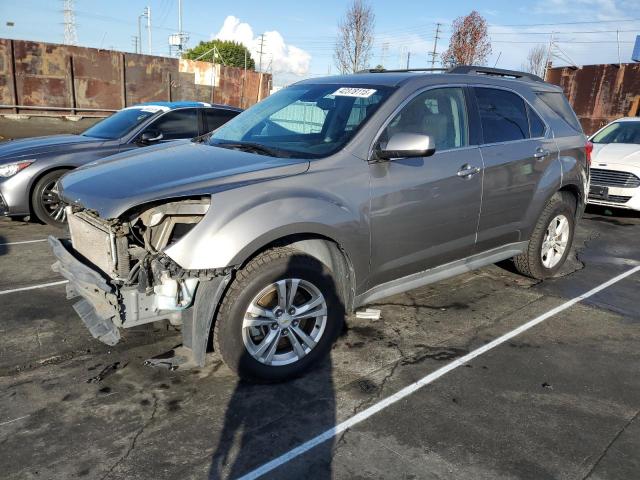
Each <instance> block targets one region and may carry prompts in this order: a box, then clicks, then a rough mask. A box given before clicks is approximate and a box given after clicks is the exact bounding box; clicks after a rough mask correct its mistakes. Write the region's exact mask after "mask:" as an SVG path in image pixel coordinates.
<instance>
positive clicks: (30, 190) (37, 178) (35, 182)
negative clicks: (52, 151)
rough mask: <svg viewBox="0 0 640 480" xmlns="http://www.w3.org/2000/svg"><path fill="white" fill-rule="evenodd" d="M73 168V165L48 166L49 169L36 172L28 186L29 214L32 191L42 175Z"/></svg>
mask: <svg viewBox="0 0 640 480" xmlns="http://www.w3.org/2000/svg"><path fill="white" fill-rule="evenodd" d="M73 169H74V167H56V168H50V169H49V170H44V171H42V172H40V173H39V174H38V176H37V177H35V178H34V179H33V181H32V182H31V186H30V187H29V211H30V213H31V215H33V191H34V190H35V189H36V185H37V184H38V182H39V181H40V180H41V179H42V177H44V176H45V175H48V174H50V173H51V172H57V171H59V170H63V171H68V170H73Z"/></svg>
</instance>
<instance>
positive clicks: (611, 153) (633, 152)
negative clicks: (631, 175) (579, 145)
mask: <svg viewBox="0 0 640 480" xmlns="http://www.w3.org/2000/svg"><path fill="white" fill-rule="evenodd" d="M592 159H593V161H592V166H593V167H596V168H597V167H598V166H600V165H598V164H600V163H604V164H608V165H609V164H611V165H614V164H615V165H632V166H635V167H640V145H636V144H632V143H594V144H593V154H592Z"/></svg>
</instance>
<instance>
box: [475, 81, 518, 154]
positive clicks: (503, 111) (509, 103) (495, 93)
mask: <svg viewBox="0 0 640 480" xmlns="http://www.w3.org/2000/svg"><path fill="white" fill-rule="evenodd" d="M474 90H475V92H476V98H477V99H478V108H479V110H480V121H481V123H482V133H483V136H484V143H498V142H509V141H513V140H523V139H525V138H529V121H528V119H527V109H526V106H525V103H524V100H522V98H520V97H519V96H518V95H516V94H515V93H512V92H507V91H506V90H498V89H495V88H479V87H477V88H475V89H474Z"/></svg>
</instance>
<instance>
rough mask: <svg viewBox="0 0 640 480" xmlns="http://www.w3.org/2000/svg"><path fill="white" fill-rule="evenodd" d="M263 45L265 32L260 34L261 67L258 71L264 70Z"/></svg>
mask: <svg viewBox="0 0 640 480" xmlns="http://www.w3.org/2000/svg"><path fill="white" fill-rule="evenodd" d="M263 47H264V33H261V34H260V52H259V55H260V68H259V69H258V71H260V72H261V71H262V51H263Z"/></svg>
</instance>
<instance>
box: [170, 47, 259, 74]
mask: <svg viewBox="0 0 640 480" xmlns="http://www.w3.org/2000/svg"><path fill="white" fill-rule="evenodd" d="M214 47H215V48H216V50H217V52H218V54H219V56H218V57H216V58H215V61H216V63H223V64H225V65H228V66H230V67H240V68H244V58H245V53H246V55H247V69H249V70H255V68H256V62H255V61H254V60H253V58H251V53H250V52H249V49H247V47H245V46H244V45H242V44H241V43H237V42H232V41H230V40H210V41H208V42H200V43H199V44H198V45H196V46H195V47H193V48H190V49H189V50H187V51H186V52H184V53H183V54H182V58H188V59H190V60H195V59H198V60H201V61H203V62H211V61H212V60H213V53H214V50H213V48H214Z"/></svg>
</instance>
